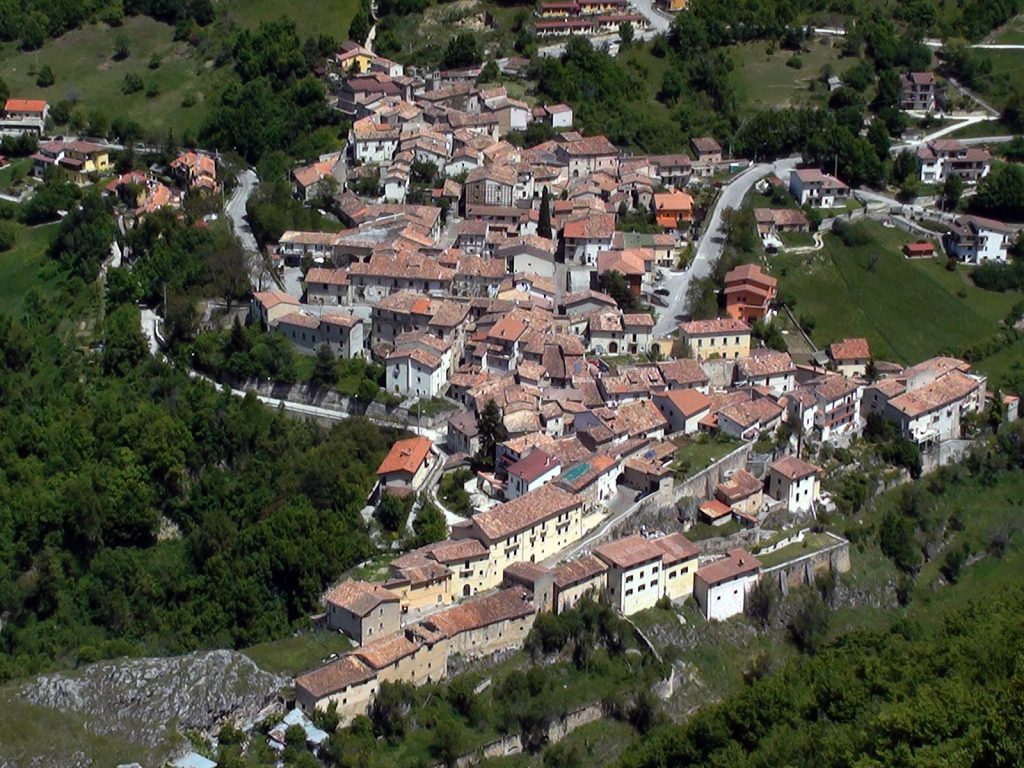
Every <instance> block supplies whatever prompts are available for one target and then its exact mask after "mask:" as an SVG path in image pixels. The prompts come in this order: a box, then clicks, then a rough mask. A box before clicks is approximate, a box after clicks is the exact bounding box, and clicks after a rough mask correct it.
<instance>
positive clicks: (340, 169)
mask: <svg viewBox="0 0 1024 768" xmlns="http://www.w3.org/2000/svg"><path fill="white" fill-rule="evenodd" d="M345 171H346V166H345V155H344V153H343V152H341V151H339V152H330V153H328V154H326V155H321V156H320V157H319V158H318V159H317V161H316V162H315V163H311V164H310V165H304V166H302V167H301V168H296V169H295V170H293V171H292V186H293V188H294V190H295V196H296V197H297V198H299V200H301V201H302V202H304V203H308V202H309V201H310V200H313V199H314V198H315V197H317V196H318V195H322V194H330V193H333V192H334V190H335V189H336V188H337V187H338V186H339V185H341V184H342V183H343V182H344V181H345Z"/></svg>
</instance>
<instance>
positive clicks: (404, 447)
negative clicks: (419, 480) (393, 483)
mask: <svg viewBox="0 0 1024 768" xmlns="http://www.w3.org/2000/svg"><path fill="white" fill-rule="evenodd" d="M430 446H431V442H430V440H428V439H427V438H425V437H423V436H421V435H418V436H416V437H410V438H408V439H407V440H399V441H398V442H397V443H395V444H394V445H393V446H391V450H390V451H389V452H388V455H387V456H386V457H385V458H384V461H383V462H381V465H380V466H379V467H377V474H378V475H387V474H391V473H392V472H408V473H410V474H416V471H417V470H418V469H419V468H420V466H422V464H423V462H424V461H426V459H427V456H428V455H430Z"/></svg>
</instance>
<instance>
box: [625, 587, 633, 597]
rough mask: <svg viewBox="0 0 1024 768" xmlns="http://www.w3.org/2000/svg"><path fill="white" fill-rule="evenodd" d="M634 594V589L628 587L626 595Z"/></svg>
mask: <svg viewBox="0 0 1024 768" xmlns="http://www.w3.org/2000/svg"><path fill="white" fill-rule="evenodd" d="M632 594H633V590H632V589H627V590H626V597H629V596H630V595H632Z"/></svg>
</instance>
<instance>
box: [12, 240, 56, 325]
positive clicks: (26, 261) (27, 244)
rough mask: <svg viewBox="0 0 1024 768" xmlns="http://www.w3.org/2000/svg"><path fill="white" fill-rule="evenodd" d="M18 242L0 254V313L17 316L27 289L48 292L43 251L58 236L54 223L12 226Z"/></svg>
mask: <svg viewBox="0 0 1024 768" xmlns="http://www.w3.org/2000/svg"><path fill="white" fill-rule="evenodd" d="M14 226H15V228H16V231H17V240H16V241H15V245H14V248H13V249H11V250H10V251H7V252H6V253H0V313H2V314H11V315H14V314H17V313H18V312H20V311H21V305H22V300H23V298H24V296H25V293H26V291H28V289H29V288H33V287H34V288H36V290H38V291H39V292H40V293H41V295H43V296H45V295H46V294H47V293H49V289H50V284H51V280H50V278H48V277H44V275H43V267H44V266H45V265H46V258H47V257H46V250H47V248H49V247H50V243H51V242H53V239H54V237H56V236H57V226H58V225H57V224H46V225H43V226H40V227H25V226H22V225H21V224H15V225H14Z"/></svg>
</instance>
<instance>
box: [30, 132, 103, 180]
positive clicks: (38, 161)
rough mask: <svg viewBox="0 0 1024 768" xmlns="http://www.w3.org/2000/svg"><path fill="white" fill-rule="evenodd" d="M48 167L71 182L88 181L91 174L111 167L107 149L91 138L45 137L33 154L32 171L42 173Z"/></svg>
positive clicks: (39, 174)
mask: <svg viewBox="0 0 1024 768" xmlns="http://www.w3.org/2000/svg"><path fill="white" fill-rule="evenodd" d="M50 168H56V169H57V170H58V171H59V172H60V174H61V176H63V177H64V178H65V179H66V180H67V181H70V182H71V183H72V184H88V183H89V182H90V181H91V180H92V177H93V176H94V175H99V174H103V173H106V172H107V171H109V170H110V153H109V152H108V150H107V148H106V147H104V146H103V145H101V144H94V143H93V142H91V141H48V142H45V143H43V144H40V145H39V150H38V151H37V152H36V153H35V154H34V155H32V173H33V175H35V176H37V177H42V176H43V174H44V173H46V171H47V170H48V169H50Z"/></svg>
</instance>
